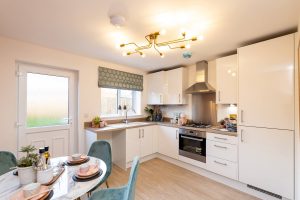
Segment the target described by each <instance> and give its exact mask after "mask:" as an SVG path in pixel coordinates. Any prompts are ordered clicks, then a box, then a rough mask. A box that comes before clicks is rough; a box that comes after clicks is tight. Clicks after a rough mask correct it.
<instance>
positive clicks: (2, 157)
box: [0, 151, 17, 176]
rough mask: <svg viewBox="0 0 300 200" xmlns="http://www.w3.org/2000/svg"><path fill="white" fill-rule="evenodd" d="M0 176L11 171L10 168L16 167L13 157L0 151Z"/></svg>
mask: <svg viewBox="0 0 300 200" xmlns="http://www.w3.org/2000/svg"><path fill="white" fill-rule="evenodd" d="M0 163H1V164H0V176H1V175H2V174H5V173H6V172H9V171H11V169H10V168H11V167H15V166H17V159H16V157H15V155H14V154H13V153H11V152H8V151H0Z"/></svg>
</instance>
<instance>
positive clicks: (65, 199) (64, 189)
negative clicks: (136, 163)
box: [0, 157, 107, 200]
mask: <svg viewBox="0 0 300 200" xmlns="http://www.w3.org/2000/svg"><path fill="white" fill-rule="evenodd" d="M66 160H67V157H58V158H52V159H51V165H52V166H56V165H57V164H58V163H59V162H64V161H66ZM96 160H99V166H100V168H101V169H102V171H103V173H102V175H101V176H100V177H98V178H96V179H94V180H91V181H87V182H75V181H73V179H72V176H73V175H74V173H75V171H76V170H77V169H78V168H79V166H80V165H76V166H67V165H66V166H65V171H64V172H63V174H62V175H61V176H60V177H59V178H58V179H57V180H56V182H55V183H54V184H53V185H52V186H53V191H54V194H53V197H52V198H51V200H52V199H62V200H70V199H76V198H78V197H80V196H82V195H84V194H85V193H87V192H88V191H90V190H91V189H93V188H94V187H95V186H96V185H97V184H98V183H99V182H100V181H101V180H102V179H103V177H104V175H105V173H106V170H107V168H106V164H105V163H104V162H103V161H102V160H100V159H97V158H94V157H90V160H89V162H88V163H95V162H96ZM20 188H21V185H20V182H19V178H18V176H14V175H13V172H12V171H11V172H8V173H6V174H3V175H2V176H0V200H5V199H9V198H10V196H12V195H13V194H14V193H15V192H16V191H17V190H19V189H20Z"/></svg>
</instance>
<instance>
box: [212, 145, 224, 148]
mask: <svg viewBox="0 0 300 200" xmlns="http://www.w3.org/2000/svg"><path fill="white" fill-rule="evenodd" d="M214 146H215V147H218V148H221V149H227V147H223V146H219V145H214Z"/></svg>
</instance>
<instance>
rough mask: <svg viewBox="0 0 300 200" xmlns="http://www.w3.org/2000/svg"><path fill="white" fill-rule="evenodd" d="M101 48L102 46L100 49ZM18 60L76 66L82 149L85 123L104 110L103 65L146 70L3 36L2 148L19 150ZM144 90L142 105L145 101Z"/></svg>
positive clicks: (0, 59) (0, 68) (0, 82)
mask: <svg viewBox="0 0 300 200" xmlns="http://www.w3.org/2000/svg"><path fill="white" fill-rule="evenodd" d="M100 50H101V49H99V51H100ZM16 61H25V62H31V63H36V64H42V65H48V66H55V67H61V68H65V69H71V70H76V71H77V73H78V75H79V77H78V78H79V84H78V87H79V99H78V100H79V116H78V117H79V122H78V129H79V130H78V135H79V138H78V140H79V141H80V142H79V151H80V152H83V151H84V144H85V142H84V138H85V137H84V130H83V123H84V122H85V121H90V120H91V119H92V117H93V116H95V115H99V113H100V89H99V88H98V84H97V76H98V71H97V67H98V66H99V65H101V66H104V67H110V68H114V69H119V70H123V71H128V72H132V73H138V74H144V72H143V71H141V70H137V69H134V68H130V67H126V66H121V65H117V64H113V63H109V62H104V61H101V60H97V59H92V58H88V57H84V56H79V55H74V54H70V53H66V52H63V51H59V50H54V49H49V48H45V47H41V46H37V45H34V44H30V43H26V42H21V41H16V40H12V39H9V38H4V37H0V92H1V97H0V150H7V151H12V152H14V153H16V151H17V129H16V128H15V122H16V119H17V78H16V76H15V72H16ZM144 94H145V92H143V95H142V98H143V101H142V106H143V107H144V105H145V95H144Z"/></svg>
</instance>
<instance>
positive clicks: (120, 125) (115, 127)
mask: <svg viewBox="0 0 300 200" xmlns="http://www.w3.org/2000/svg"><path fill="white" fill-rule="evenodd" d="M151 125H161V126H168V127H174V128H185V129H191V130H199V131H206V132H209V133H217V134H222V135H229V136H235V137H236V136H237V132H230V131H222V130H220V129H219V128H218V127H211V128H195V127H186V126H180V125H178V124H171V123H169V122H129V123H128V124H125V123H117V124H109V125H107V126H106V127H103V128H92V127H88V128H85V129H86V130H88V131H92V132H94V133H105V132H112V131H120V130H125V129H129V128H139V127H144V126H151Z"/></svg>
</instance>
